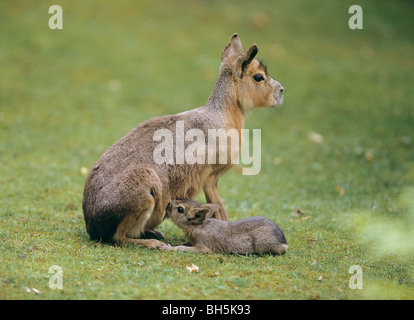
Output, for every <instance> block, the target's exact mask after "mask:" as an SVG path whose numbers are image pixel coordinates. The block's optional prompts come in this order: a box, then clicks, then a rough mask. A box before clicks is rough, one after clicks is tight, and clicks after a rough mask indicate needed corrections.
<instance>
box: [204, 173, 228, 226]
mask: <svg viewBox="0 0 414 320" xmlns="http://www.w3.org/2000/svg"><path fill="white" fill-rule="evenodd" d="M217 182H218V177H217V176H210V177H209V178H207V180H206V182H205V183H204V185H203V191H204V195H205V196H206V202H207V203H215V204H218V205H219V206H220V209H219V210H218V211H219V212H218V214H216V215H215V218H216V219H219V220H223V221H228V220H229V217H228V215H227V212H226V209H224V205H223V202H222V201H221V198H220V194H219V192H218V189H217Z"/></svg>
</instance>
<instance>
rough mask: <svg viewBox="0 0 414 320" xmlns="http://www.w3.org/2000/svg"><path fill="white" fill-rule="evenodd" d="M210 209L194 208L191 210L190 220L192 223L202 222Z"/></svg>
mask: <svg viewBox="0 0 414 320" xmlns="http://www.w3.org/2000/svg"><path fill="white" fill-rule="evenodd" d="M210 211H211V210H210V209H209V208H193V209H191V210H190V214H189V218H188V221H189V222H190V223H191V224H200V223H202V222H203V221H204V220H205V219H206V215H207V214H208V213H210Z"/></svg>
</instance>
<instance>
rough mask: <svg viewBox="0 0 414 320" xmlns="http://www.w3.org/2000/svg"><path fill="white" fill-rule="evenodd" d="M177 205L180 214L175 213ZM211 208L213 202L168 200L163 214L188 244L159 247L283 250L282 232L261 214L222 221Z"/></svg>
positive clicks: (237, 251)
mask: <svg viewBox="0 0 414 320" xmlns="http://www.w3.org/2000/svg"><path fill="white" fill-rule="evenodd" d="M179 207H182V208H183V210H184V212H183V213H180V212H178V208H179ZM217 208H218V207H217ZM215 210H216V207H214V204H208V205H205V204H202V205H200V204H199V203H198V202H197V201H194V200H175V201H171V202H170V204H169V205H168V207H167V213H166V214H167V216H169V217H170V218H171V220H172V221H173V222H174V223H175V224H177V226H178V227H180V228H181V229H182V230H183V231H184V233H185V234H186V236H187V238H188V241H189V244H190V245H191V246H184V245H180V246H176V247H168V246H165V247H161V249H164V250H179V251H193V252H205V253H233V254H249V253H251V254H266V253H270V254H282V253H283V252H285V251H286V250H287V248H288V245H287V242H286V238H285V235H284V234H283V231H282V230H281V229H280V228H279V227H278V226H277V225H276V224H275V223H274V222H273V221H271V220H269V219H267V218H265V217H250V218H246V219H243V220H239V221H222V220H217V219H215V218H214V212H215Z"/></svg>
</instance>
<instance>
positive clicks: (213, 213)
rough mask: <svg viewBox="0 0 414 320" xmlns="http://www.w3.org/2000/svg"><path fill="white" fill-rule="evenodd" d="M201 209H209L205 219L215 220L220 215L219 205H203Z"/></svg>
mask: <svg viewBox="0 0 414 320" xmlns="http://www.w3.org/2000/svg"><path fill="white" fill-rule="evenodd" d="M201 207H203V208H209V209H210V213H208V214H207V216H206V218H215V219H217V217H218V216H219V215H220V205H218V204H217V203H203V204H202V205H201Z"/></svg>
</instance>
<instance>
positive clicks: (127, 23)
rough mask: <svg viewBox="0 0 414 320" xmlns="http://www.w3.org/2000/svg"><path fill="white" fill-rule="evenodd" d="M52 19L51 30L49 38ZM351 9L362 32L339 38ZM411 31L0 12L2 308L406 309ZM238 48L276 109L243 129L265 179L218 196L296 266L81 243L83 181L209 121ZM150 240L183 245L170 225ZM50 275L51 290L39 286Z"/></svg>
mask: <svg viewBox="0 0 414 320" xmlns="http://www.w3.org/2000/svg"><path fill="white" fill-rule="evenodd" d="M53 4H58V5H60V6H62V8H63V29H62V30H51V29H49V27H48V21H49V18H50V17H51V16H52V15H51V14H49V13H48V9H49V7H50V6H51V5H53ZM353 4H358V5H360V6H361V7H362V9H363V29H362V30H351V29H349V27H348V20H349V18H350V17H351V14H349V13H348V8H349V7H350V6H351V5H353ZM413 21H414V4H413V2H411V1H392V2H391V1H373V0H366V1H356V2H355V1H328V0H323V1H317V2H310V1H305V0H303V1H297V0H295V1H183V0H182V1H161V2H154V1H132V0H131V1H118V2H113V1H58V2H50V1H43V0H42V1H2V2H1V3H0V230H1V233H0V237H1V243H0V248H1V249H0V250H1V255H0V260H1V263H0V298H2V299H49V298H52V299H69V298H71V299H84V298H89V299H95V298H101V299H122V298H138V299H174V298H179V299H210V298H213V299H365V298H369V299H372V298H374V299H381V298H393V299H412V298H413V286H414V285H413V246H412V243H413V242H414V241H413V236H412V234H413V230H414V223H413V220H414V204H413V203H412V202H410V201H408V200H407V199H412V198H413V197H414V192H413V189H412V187H413V182H414V106H413V101H414V90H413V85H414V72H413V66H414V61H413V60H414V59H413V57H414V41H413V30H414V22H413ZM234 32H237V33H238V34H239V36H240V38H241V40H242V43H243V44H244V47H245V49H246V48H248V47H249V46H250V45H251V44H252V43H257V44H258V46H259V55H258V58H259V59H261V60H263V61H264V63H265V64H267V66H268V70H269V73H270V75H271V76H272V77H273V78H275V79H277V80H278V81H280V82H281V83H282V84H283V86H284V87H285V97H284V104H283V105H282V106H281V107H280V108H276V109H267V110H257V111H255V112H253V113H252V114H251V115H250V116H249V117H248V118H247V120H246V127H247V128H258V129H262V137H261V138H262V168H261V172H260V174H259V175H257V176H242V175H241V173H240V170H239V169H237V168H236V169H235V170H232V172H230V173H228V174H226V175H225V176H223V177H222V179H221V180H220V182H219V190H220V194H221V196H222V198H223V201H224V203H225V205H226V208H227V211H228V213H229V215H230V218H231V219H233V220H235V219H241V218H245V217H248V216H252V215H262V216H267V217H269V218H271V219H272V220H274V221H275V222H276V223H278V224H279V225H280V226H281V228H282V229H283V230H284V232H285V235H286V237H287V239H288V242H289V245H290V250H289V251H288V252H287V254H285V255H283V256H281V257H271V256H264V257H256V256H249V257H239V256H221V255H211V256H209V255H195V254H189V253H187V254H181V253H171V252H158V251H151V250H147V249H142V248H136V247H121V248H119V247H113V246H108V245H101V244H98V243H93V242H90V241H89V239H88V236H87V234H86V231H85V227H84V222H83V214H82V208H81V201H82V193H83V186H84V182H85V179H86V174H87V171H88V170H89V169H90V168H91V167H92V165H93V164H94V163H95V161H96V160H97V159H98V158H99V156H100V155H101V154H102V153H103V152H104V151H105V150H106V149H107V148H108V147H109V146H110V145H111V144H113V143H114V142H115V141H117V140H118V139H119V138H120V137H122V136H123V135H124V134H125V133H126V132H128V131H130V130H131V129H133V128H134V127H135V126H136V125H137V124H139V123H140V122H142V121H144V120H147V119H150V118H152V117H156V116H160V115H164V114H173V113H178V112H182V111H185V110H188V109H191V108H194V107H197V106H200V105H203V104H204V103H205V102H206V101H207V98H208V96H209V93H210V91H211V89H212V87H213V85H214V83H215V80H216V77H217V72H218V68H219V65H220V55H221V51H222V49H223V47H224V46H225V45H226V44H227V42H228V40H229V38H230V36H231V35H232V34H233V33H234ZM200 200H203V196H202V195H200ZM160 230H161V231H162V232H164V234H165V236H166V241H168V242H170V243H177V242H180V241H182V240H184V238H183V235H182V233H181V231H180V230H179V229H178V228H176V227H175V226H174V225H172V223H171V222H170V221H165V222H164V223H163V224H162V225H161V226H160ZM396 235H399V236H396ZM385 244H386V245H385ZM191 263H195V264H196V265H198V266H199V267H200V271H199V272H198V273H197V274H190V273H188V271H187V270H186V269H185V266H186V265H191ZM55 264H56V265H60V266H61V267H62V269H63V272H64V273H63V274H64V279H63V283H64V289H63V290H52V289H50V288H49V287H48V281H49V277H50V276H51V275H50V274H48V270H49V267H50V266H52V265H55ZM352 265H360V266H361V267H362V269H363V270H364V278H363V279H364V288H363V289H362V290H352V289H350V288H349V286H348V280H349V278H350V277H351V274H349V273H348V269H349V267H350V266H352ZM33 288H34V289H36V290H33ZM36 291H39V292H40V293H37V292H36Z"/></svg>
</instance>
